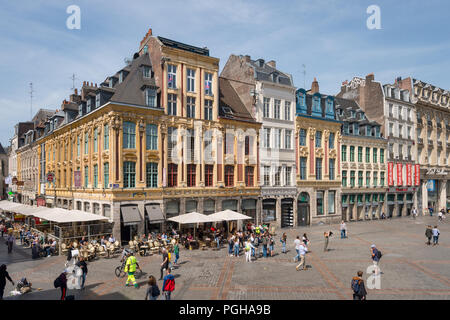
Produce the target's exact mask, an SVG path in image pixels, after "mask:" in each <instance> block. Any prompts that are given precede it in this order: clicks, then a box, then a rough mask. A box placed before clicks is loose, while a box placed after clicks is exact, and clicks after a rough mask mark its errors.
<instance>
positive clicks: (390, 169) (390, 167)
mask: <svg viewBox="0 0 450 320" xmlns="http://www.w3.org/2000/svg"><path fill="white" fill-rule="evenodd" d="M393 185H394V163H393V162H388V186H393Z"/></svg>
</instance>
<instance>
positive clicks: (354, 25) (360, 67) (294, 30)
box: [0, 0, 450, 146]
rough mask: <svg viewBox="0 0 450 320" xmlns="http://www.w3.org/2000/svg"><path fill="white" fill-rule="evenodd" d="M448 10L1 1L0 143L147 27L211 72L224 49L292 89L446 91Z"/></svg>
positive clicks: (332, 4)
mask: <svg viewBox="0 0 450 320" xmlns="http://www.w3.org/2000/svg"><path fill="white" fill-rule="evenodd" d="M70 5H77V6H78V7H79V8H80V18H81V19H80V27H81V28H80V29H69V28H67V26H66V20H67V19H68V18H69V16H70V15H71V14H70V13H67V12H66V10H67V8H68V7H69V6H70ZM371 5H377V6H378V7H379V8H380V21H381V29H372V30H371V29H369V28H368V27H367V20H368V19H369V18H370V16H371V15H372V12H370V13H367V8H368V7H369V6H371ZM449 10H450V1H445V0H441V1H437V0H427V1H422V0H409V1H389V0H386V1H382V0H370V1H368V0H314V1H312V0H217V1H216V0H165V1H157V0H146V1H144V0H142V1H140V0H128V1H113V0H96V1H80V0H69V1H66V0H43V1H40V0H28V1H26V0H22V1H2V3H1V4H0V143H1V144H2V145H4V146H8V145H9V144H10V142H9V140H10V138H11V137H12V136H13V134H14V125H15V124H16V123H18V122H19V121H29V120H30V119H31V114H33V115H34V114H35V113H36V112H37V111H38V110H39V109H40V108H46V109H59V108H60V107H61V102H62V100H64V99H66V98H68V96H69V94H70V93H71V92H72V90H71V88H72V86H73V82H72V79H71V77H72V75H73V74H75V77H76V80H75V87H76V88H80V87H81V84H82V83H83V81H89V82H93V83H98V84H100V83H101V82H102V81H103V80H104V79H105V78H106V77H107V76H109V75H112V74H114V73H115V72H117V71H118V70H119V69H121V68H122V67H124V65H125V62H124V59H125V58H131V57H132V56H133V54H134V53H135V52H136V51H137V50H138V48H139V42H140V41H141V40H142V38H143V37H144V35H145V34H146V32H147V31H148V29H149V28H152V30H153V35H158V36H162V37H165V38H169V39H173V40H176V41H179V42H183V43H187V44H191V45H194V46H198V47H208V48H209V50H210V55H211V56H213V57H217V58H220V70H222V68H223V66H224V65H225V63H226V61H227V59H228V57H229V55H230V54H238V55H239V54H242V55H250V56H251V58H252V59H255V60H256V59H258V58H263V59H264V60H266V61H269V60H275V61H276V63H277V68H278V69H279V70H280V71H283V72H286V73H289V74H292V76H293V78H294V84H295V86H297V87H303V86H304V83H306V87H307V88H310V86H311V82H312V80H313V78H314V77H316V78H317V80H318V81H319V86H320V92H322V93H325V94H337V93H338V92H339V91H340V86H341V83H342V82H343V81H345V80H351V79H352V78H353V77H354V76H360V77H365V75H367V74H369V73H374V74H375V80H376V81H380V82H382V83H393V82H394V79H395V78H396V77H399V76H401V77H404V78H406V77H408V76H412V77H414V78H417V79H420V80H422V81H425V82H428V83H431V84H433V85H435V86H438V87H440V88H443V89H446V90H450V77H449V76H448V73H449V71H450V41H449V40H450V33H449V30H450V19H448V12H449ZM303 65H305V70H306V75H305V74H304V73H303V70H304V68H303ZM30 82H32V83H33V91H34V92H33V99H32V108H31V103H30V101H31V99H30Z"/></svg>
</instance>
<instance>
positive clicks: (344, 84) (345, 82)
mask: <svg viewBox="0 0 450 320" xmlns="http://www.w3.org/2000/svg"><path fill="white" fill-rule="evenodd" d="M347 85H348V80H345V81H343V82H342V85H341V92H345V91H346V89H347Z"/></svg>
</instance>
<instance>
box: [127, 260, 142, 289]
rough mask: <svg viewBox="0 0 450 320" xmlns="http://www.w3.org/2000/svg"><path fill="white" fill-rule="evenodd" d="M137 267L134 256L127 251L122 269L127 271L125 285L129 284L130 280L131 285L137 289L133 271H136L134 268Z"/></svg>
mask: <svg viewBox="0 0 450 320" xmlns="http://www.w3.org/2000/svg"><path fill="white" fill-rule="evenodd" d="M137 268H139V269H140V267H139V264H138V263H137V260H136V257H135V256H134V254H133V252H130V253H128V258H127V262H126V263H125V269H124V271H125V272H127V273H128V278H127V282H126V283H125V286H127V287H128V286H129V285H130V282H131V283H132V285H133V286H134V287H135V288H136V289H137V288H138V284H137V283H136V278H135V277H134V273H135V272H136V269H137Z"/></svg>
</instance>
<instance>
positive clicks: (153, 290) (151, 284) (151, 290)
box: [145, 276, 161, 300]
mask: <svg viewBox="0 0 450 320" xmlns="http://www.w3.org/2000/svg"><path fill="white" fill-rule="evenodd" d="M160 294H161V292H160V291H159V288H158V285H157V284H156V278H155V277H154V276H150V277H148V288H147V293H146V294H145V300H149V299H150V300H158V297H159V296H160Z"/></svg>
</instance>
